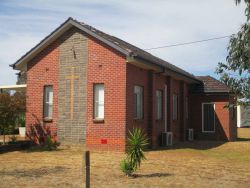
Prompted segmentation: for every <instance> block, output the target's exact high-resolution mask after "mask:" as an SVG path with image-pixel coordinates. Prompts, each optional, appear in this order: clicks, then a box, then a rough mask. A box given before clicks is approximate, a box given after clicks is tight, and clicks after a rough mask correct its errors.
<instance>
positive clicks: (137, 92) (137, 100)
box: [134, 86, 143, 119]
mask: <svg viewBox="0 0 250 188" xmlns="http://www.w3.org/2000/svg"><path fill="white" fill-rule="evenodd" d="M134 105H135V111H134V118H135V119H142V118H143V87H141V86H135V87H134Z"/></svg>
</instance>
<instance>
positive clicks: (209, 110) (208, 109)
mask: <svg viewBox="0 0 250 188" xmlns="http://www.w3.org/2000/svg"><path fill="white" fill-rule="evenodd" d="M214 118H215V112H214V104H203V131H207V132H212V131H214V126H215V124H214V123H215V122H214Z"/></svg>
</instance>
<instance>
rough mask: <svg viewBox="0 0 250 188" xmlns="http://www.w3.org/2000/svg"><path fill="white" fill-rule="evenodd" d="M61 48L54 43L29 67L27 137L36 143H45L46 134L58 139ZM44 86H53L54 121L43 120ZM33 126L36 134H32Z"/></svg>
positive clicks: (29, 64) (31, 62) (30, 63)
mask: <svg viewBox="0 0 250 188" xmlns="http://www.w3.org/2000/svg"><path fill="white" fill-rule="evenodd" d="M58 65H59V48H58V43H57V42H54V43H52V44H51V45H49V46H48V47H47V48H46V49H45V50H43V51H42V52H40V53H39V55H37V56H36V57H35V58H34V59H33V60H32V61H30V62H29V63H28V65H27V85H28V87H27V99H26V100H27V112H26V127H27V136H28V137H32V138H33V139H34V141H35V142H38V143H39V142H41V141H43V139H44V138H43V137H44V135H46V134H50V135H52V136H53V137H56V132H57V117H58V112H57V94H58ZM44 85H53V91H54V94H53V103H54V106H53V120H52V122H45V121H44V120H43V93H44ZM31 126H32V127H33V128H34V131H35V133H32V134H31Z"/></svg>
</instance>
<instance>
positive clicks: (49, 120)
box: [43, 118, 53, 122]
mask: <svg viewBox="0 0 250 188" xmlns="http://www.w3.org/2000/svg"><path fill="white" fill-rule="evenodd" d="M43 121H44V122H52V121H53V119H50V118H43Z"/></svg>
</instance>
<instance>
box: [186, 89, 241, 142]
mask: <svg viewBox="0 0 250 188" xmlns="http://www.w3.org/2000/svg"><path fill="white" fill-rule="evenodd" d="M206 102H208V103H209V102H213V103H215V132H214V133H202V103H206ZM228 103H229V95H205V94H192V96H191V104H192V105H191V124H190V126H191V127H192V128H194V131H195V136H196V137H197V138H198V139H199V138H200V139H209V140H235V139H236V134H230V131H231V129H234V132H237V131H236V129H235V128H234V127H236V122H235V123H232V124H231V123H230V121H229V119H230V113H229V109H228V108H224V107H225V106H226V105H228Z"/></svg>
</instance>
